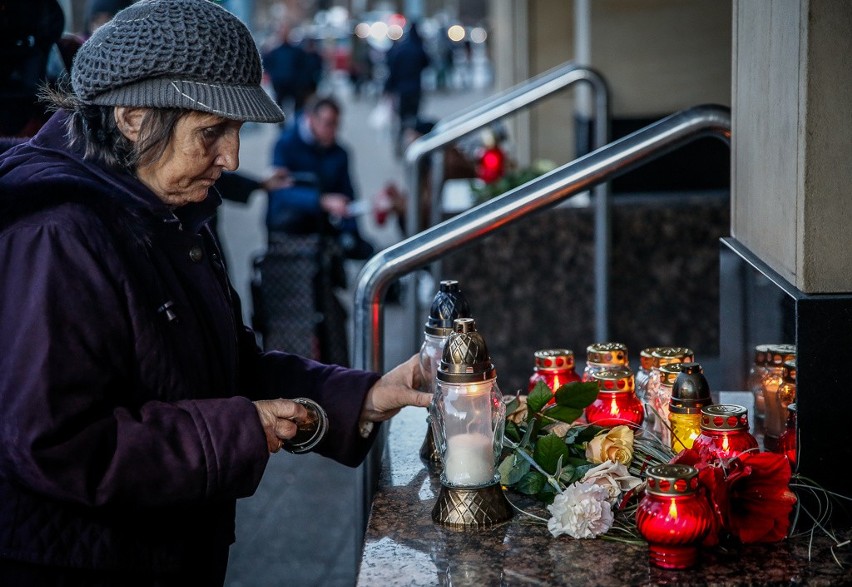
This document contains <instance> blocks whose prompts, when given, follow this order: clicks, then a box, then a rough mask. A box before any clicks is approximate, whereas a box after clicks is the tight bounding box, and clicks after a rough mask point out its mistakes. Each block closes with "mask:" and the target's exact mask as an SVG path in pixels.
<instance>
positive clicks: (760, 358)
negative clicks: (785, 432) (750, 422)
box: [748, 344, 772, 422]
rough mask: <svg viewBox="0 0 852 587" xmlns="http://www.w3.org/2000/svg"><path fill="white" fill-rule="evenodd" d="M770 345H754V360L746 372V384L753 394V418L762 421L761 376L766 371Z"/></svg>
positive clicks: (763, 407) (763, 409) (763, 414)
mask: <svg viewBox="0 0 852 587" xmlns="http://www.w3.org/2000/svg"><path fill="white" fill-rule="evenodd" d="M770 346H772V345H768V344H759V345H757V346H756V347H754V362H753V363H752V365H751V369H750V370H749V372H748V386H749V390H750V391H751V393H752V395H754V414H753V416H754V419H755V421H759V422H762V421H763V419H764V417H765V415H766V408H765V404H764V403H763V378H764V376H765V375H766V373H767V370H766V360H767V358H768V357H769V347H770Z"/></svg>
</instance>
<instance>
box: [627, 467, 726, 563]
mask: <svg viewBox="0 0 852 587" xmlns="http://www.w3.org/2000/svg"><path fill="white" fill-rule="evenodd" d="M647 480H648V486H647V487H646V489H645V495H644V497H642V500H641V501H640V502H639V507H638V508H637V509H636V527H637V529H638V530H639V533H640V534H641V535H642V537H643V538H644V539H645V540H647V541H648V554H649V557H650V561H651V564H653V565H655V566H658V567H661V568H664V569H687V568H689V567H691V566H693V565H694V564H695V561H696V559H697V557H698V545H699V544H700V543H701V541H702V540H704V537H705V536H707V533H708V532H709V531H710V527H711V524H712V520H713V512H712V511H711V509H710V504H709V503H708V502H707V500H706V499H705V498H704V497H703V496H702V495H701V494H699V493H697V489H698V471H697V470H696V469H695V468H693V467H690V466H688V465H657V466H655V467H651V468H650V469H648V479H647Z"/></svg>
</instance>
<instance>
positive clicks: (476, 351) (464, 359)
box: [438, 318, 497, 383]
mask: <svg viewBox="0 0 852 587" xmlns="http://www.w3.org/2000/svg"><path fill="white" fill-rule="evenodd" d="M496 377H497V370H496V369H495V368H494V365H493V364H492V363H491V356H490V355H489V354H488V347H487V346H485V339H483V338H482V335H481V334H479V332H477V330H476V323H475V322H474V321H473V318H456V321H455V323H454V326H453V332H452V334H450V336H449V337H448V338H447V342H446V343H444V354H443V356H442V357H441V364H440V365H439V366H438V380H439V381H446V382H447V383H478V382H480V381H488V380H490V379H494V378H496Z"/></svg>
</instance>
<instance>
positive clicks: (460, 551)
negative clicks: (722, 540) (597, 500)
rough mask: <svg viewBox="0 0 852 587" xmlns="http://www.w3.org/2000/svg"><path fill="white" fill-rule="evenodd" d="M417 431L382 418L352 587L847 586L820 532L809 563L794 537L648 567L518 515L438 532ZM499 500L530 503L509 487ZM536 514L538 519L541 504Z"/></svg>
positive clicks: (422, 417) (403, 417)
mask: <svg viewBox="0 0 852 587" xmlns="http://www.w3.org/2000/svg"><path fill="white" fill-rule="evenodd" d="M425 434H426V412H425V411H424V410H421V409H416V408H406V409H404V410H403V411H402V412H401V413H400V414H399V415H398V416H396V417H395V418H394V419H393V420H392V421H391V425H390V433H389V442H388V449H387V453H386V455H385V461H384V464H383V469H382V474H381V479H380V482H379V484H380V486H379V490H378V492H377V493H376V496H375V499H374V501H373V507H372V512H371V515H370V522H369V526H368V528H367V533H366V536H365V543H364V551H363V554H362V558H361V566H360V570H359V575H358V585H360V586H362V587H373V586H379V585H382V586H385V585H411V586H414V585H452V586H454V587H460V586H468V585H469V586H474V585H475V586H490V585H572V586H573V585H584V586H585V585H601V586H607V585H613V586H616V585H618V586H621V585H820V586H821V585H850V584H852V546H846V547H845V548H841V549H836V556H837V558H838V560H839V562H840V563H842V565H843V566H842V567H841V566H840V565H838V564H837V562H835V561H834V559H833V558H832V553H831V549H830V543H829V541H828V540H827V539H825V538H823V537H817V538H815V540H814V542H813V544H812V545H811V546H810V561H809V559H808V551H809V544H808V541H807V540H806V539H795V540H788V541H785V542H782V543H778V544H770V545H757V546H749V547H743V548H741V549H738V550H736V551H732V550H727V551H724V550H721V549H713V550H710V549H704V550H702V552H701V559H700V561H699V563H698V565H697V566H696V567H695V568H693V569H690V570H688V571H665V570H661V569H657V568H655V567H651V566H650V565H649V563H648V555H647V551H646V549H645V548H644V547H639V546H632V545H626V544H621V543H616V542H611V541H607V540H574V539H571V538H568V537H565V536H562V537H559V538H553V537H552V536H551V535H550V533H549V532H548V531H547V528H546V526H544V525H541V524H539V523H535V522H533V521H531V518H529V517H527V516H523V515H516V516H515V518H513V519H512V520H511V521H510V522H508V523H506V524H503V525H502V526H499V527H496V528H492V529H490V530H485V531H479V532H457V531H453V530H448V529H446V528H443V527H441V526H438V525H436V524H434V523H433V522H432V518H431V511H432V506H433V504H434V503H435V499H436V497H437V495H438V492H439V491H440V482H439V480H438V478H437V477H436V476H434V475H431V474H430V473H429V472H428V470H427V469H426V468H425V466H424V465H423V463H422V462H421V461H420V459H419V454H418V453H419V449H420V446H421V444H422V442H423V439H424V437H425ZM509 498H510V499H511V501H512V502H513V503H515V504H516V505H519V506H523V507H524V508H528V507H530V506H531V505H533V504H532V502H530V501H525V500H524V498H523V497H522V496H519V495H516V494H513V493H510V494H509ZM539 514H540V515H542V516H544V517H546V516H547V512H546V511H545V510H543V508H541V509H540V510H539ZM844 537H845V539H848V538H850V537H852V532H850V531H845V534H844Z"/></svg>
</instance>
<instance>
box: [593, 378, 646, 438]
mask: <svg viewBox="0 0 852 587" xmlns="http://www.w3.org/2000/svg"><path fill="white" fill-rule="evenodd" d="M593 376H594V379H595V381H597V384H598V397H597V399H595V401H594V402H592V404H591V405H589V407H587V408H586V421H588V423H589V424H596V425H598V426H604V427H612V426H619V425H621V424H625V425H627V426H630V427H631V428H639V427H640V426H641V425H642V420H643V419H644V418H645V408H643V407H642V402H641V401H639V398H638V397H636V388H635V385H634V380H633V373H632V372H631V371H630V370H629V369H619V368H614V369H607V370H604V371H596V372H595V373H593Z"/></svg>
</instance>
